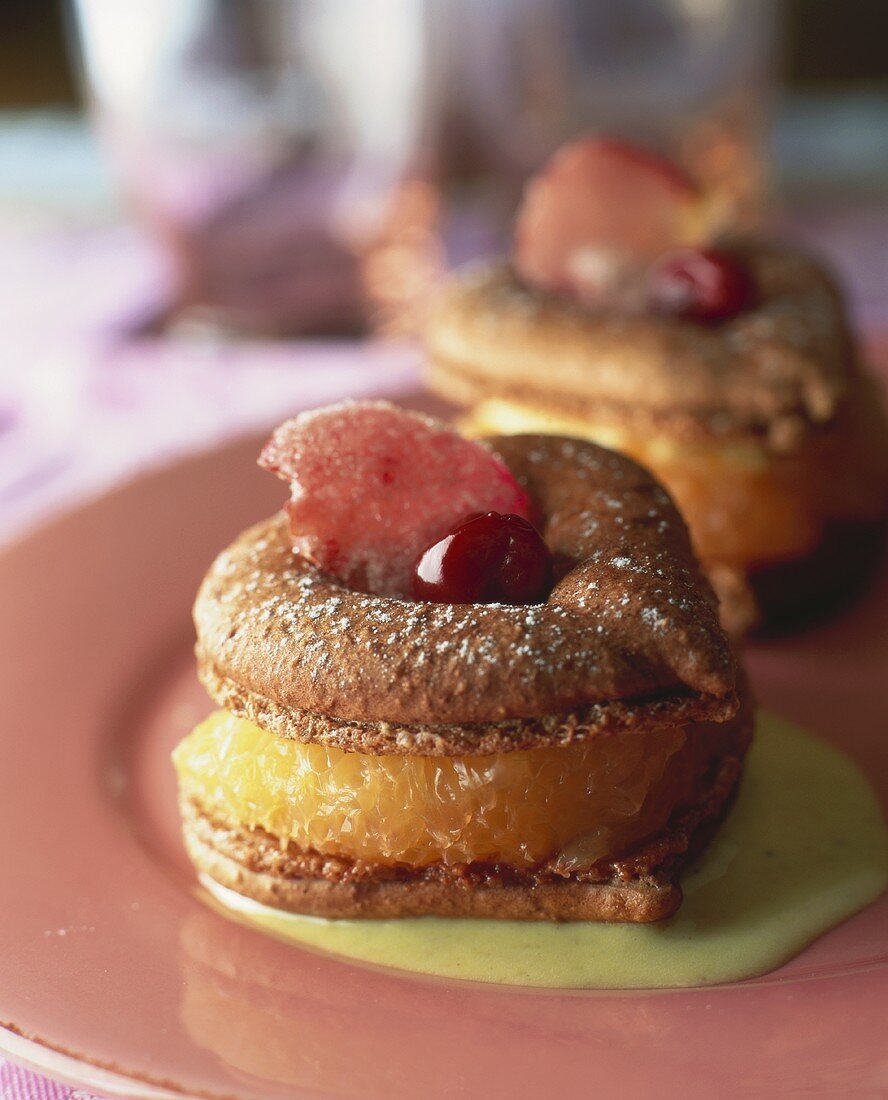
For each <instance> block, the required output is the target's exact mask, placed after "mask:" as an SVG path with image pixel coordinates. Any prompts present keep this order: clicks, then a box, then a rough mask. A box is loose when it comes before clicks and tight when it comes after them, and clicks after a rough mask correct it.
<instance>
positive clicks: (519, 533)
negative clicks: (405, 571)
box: [413, 512, 552, 604]
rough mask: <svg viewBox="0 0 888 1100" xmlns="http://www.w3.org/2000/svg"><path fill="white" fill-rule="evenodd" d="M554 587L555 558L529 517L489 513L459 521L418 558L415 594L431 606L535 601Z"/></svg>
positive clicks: (414, 585) (414, 578) (414, 577)
mask: <svg viewBox="0 0 888 1100" xmlns="http://www.w3.org/2000/svg"><path fill="white" fill-rule="evenodd" d="M551 583H552V555H551V554H550V553H549V549H548V547H547V546H546V544H545V542H544V541H543V539H542V537H541V536H540V534H539V533H538V532H537V530H536V528H534V527H533V526H532V525H531V524H530V523H528V521H527V520H526V519H523V518H522V517H521V516H516V515H514V514H506V515H502V514H501V513H499V512H486V513H482V514H479V515H471V516H468V517H467V518H466V519H464V520H462V521H461V522H460V523H458V524H457V525H456V526H455V527H454V528H453V530H452V531H451V532H450V533H449V534H447V535H446V536H445V537H444V538H443V539H439V540H438V541H436V542H434V543H433V544H432V545H431V546H429V547H428V548H427V549H426V550H425V551H424V552H423V553H422V555H421V556H420V558H419V561H418V562H417V564H416V569H415V571H414V575H413V596H414V598H415V599H417V600H428V601H430V602H433V603H493V602H498V603H510V604H527V603H537V602H540V601H542V600H543V599H545V597H546V595H547V594H548V591H549V589H550V587H551Z"/></svg>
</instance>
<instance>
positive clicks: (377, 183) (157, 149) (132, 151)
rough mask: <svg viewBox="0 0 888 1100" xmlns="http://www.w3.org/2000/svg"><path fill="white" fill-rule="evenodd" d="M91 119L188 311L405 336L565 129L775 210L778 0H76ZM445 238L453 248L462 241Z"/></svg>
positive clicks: (486, 242) (276, 325) (748, 208)
mask: <svg viewBox="0 0 888 1100" xmlns="http://www.w3.org/2000/svg"><path fill="white" fill-rule="evenodd" d="M74 6H75V11H76V14H77V25H78V30H79V39H80V44H81V49H82V57H83V62H84V72H85V77H86V81H87V87H88V89H89V93H90V99H91V102H92V104H93V107H94V115H95V118H96V122H97V125H98V128H99V130H100V133H101V134H102V136H103V138H104V139H105V143H106V147H107V149H108V151H109V155H110V157H111V158H112V160H113V162H114V165H115V167H116V170H117V172H118V174H119V177H120V179H121V181H122V183H123V187H124V189H125V192H126V194H127V196H128V197H129V199H130V201H131V203H132V204H133V206H134V208H135V210H136V211H137V213H138V214H139V216H140V217H141V218H142V219H143V221H144V222H145V223H146V224H147V225H148V226H149V227H150V228H151V229H152V231H153V232H154V233H155V234H156V235H157V236H158V237H159V238H160V239H161V240H162V241H163V242H164V243H165V245H166V246H167V248H168V250H169V253H170V255H172V256H173V257H174V258H175V261H176V269H177V272H178V275H179V286H180V293H179V301H178V302H177V303H176V308H177V312H178V313H179V314H182V313H184V314H185V316H187V317H190V318H195V317H197V318H206V319H209V320H211V321H213V322H221V323H223V324H225V325H226V326H229V327H234V328H237V329H246V330H252V331H257V330H258V331H262V332H271V333H294V332H297V333H318V332H347V331H355V330H359V329H363V328H365V327H366V326H368V325H369V326H371V327H375V328H383V329H386V330H392V329H394V330H405V329H406V330H411V329H412V328H414V327H415V326H416V324H417V323H418V318H419V317H420V316H421V309H422V302H423V300H424V298H425V296H426V294H427V292H428V289H429V287H430V286H431V285H432V284H433V283H434V281H435V280H436V279H437V277H438V276H439V274H440V272H441V270H442V269H443V267H444V265H445V252H446V253H448V254H449V258H450V259H451V260H452V259H458V260H461V259H465V258H467V257H468V256H469V255H472V254H474V253H477V252H478V251H481V250H484V249H487V248H490V247H501V246H502V245H503V244H504V243H505V239H506V234H507V231H508V224H509V219H510V218H511V215H512V213H513V212H514V208H515V204H516V203H517V201H518V197H519V195H520V187H521V183H522V181H523V180H524V178H525V177H526V175H527V174H528V173H529V172H531V171H532V170H533V169H534V168H535V167H536V166H537V165H539V163H540V162H541V161H542V160H543V159H544V158H545V157H546V156H547V155H548V154H549V153H550V152H551V151H552V150H553V149H554V148H555V147H556V146H557V145H558V144H560V142H561V141H563V140H564V139H566V138H569V137H571V136H573V135H575V134H577V133H579V132H582V131H583V130H587V129H604V130H607V131H610V132H613V133H619V134H625V135H627V136H630V137H634V138H638V139H641V140H643V141H645V142H647V143H648V144H650V145H652V146H654V147H657V148H660V149H662V150H664V151H666V152H668V153H670V154H672V155H674V156H676V157H677V158H678V159H679V160H680V161H682V162H683V163H684V164H685V165H686V166H687V167H688V168H689V169H690V170H691V171H692V172H693V173H694V174H695V175H696V176H698V177H699V178H701V179H702V180H703V181H704V182H706V183H708V184H710V185H712V186H714V187H716V188H718V189H719V190H720V191H721V192H722V193H723V195H724V197H725V201H726V202H727V203H729V204H730V205H731V207H732V209H735V210H736V211H737V214H738V216H739V217H741V218H750V217H754V216H755V214H756V212H757V210H758V208H759V206H760V203H761V198H762V193H763V178H764V157H763V144H764V140H765V136H766V125H767V117H768V107H769V101H770V91H771V87H770V79H769V73H770V61H771V47H772V41H773V37H774V28H773V17H774V9H775V5H773V4H771V3H769V2H768V0H619V3H615V2H613V0H483V2H481V3H479V2H478V0H373V2H372V3H368V2H366V0H128V2H127V3H125V4H123V3H120V2H119V0H74ZM445 246H446V248H445Z"/></svg>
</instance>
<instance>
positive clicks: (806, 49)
mask: <svg viewBox="0 0 888 1100" xmlns="http://www.w3.org/2000/svg"><path fill="white" fill-rule="evenodd" d="M780 7H781V8H782V17H781V18H782V23H783V26H784V28H785V31H784V34H783V36H782V37H783V57H782V60H781V66H780V68H781V75H782V77H783V83H784V84H786V85H788V86H789V87H791V88H806V89H811V88H813V89H815V90H817V91H819V92H824V91H826V90H828V89H832V90H833V91H836V90H839V89H842V88H845V89H847V87H848V85H860V84H876V83H881V84H882V85H888V51H886V49H885V42H886V38H888V6H886V4H885V0H842V2H841V3H838V2H837V0H782V3H781V4H780Z"/></svg>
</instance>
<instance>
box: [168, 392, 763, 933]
mask: <svg viewBox="0 0 888 1100" xmlns="http://www.w3.org/2000/svg"><path fill="white" fill-rule="evenodd" d="M261 464H262V465H263V466H265V467H266V468H267V469H269V470H270V471H272V472H274V473H276V474H278V475H279V476H280V477H282V478H283V479H285V480H286V481H288V482H289V484H290V488H291V496H290V500H289V501H288V503H287V505H286V507H285V509H284V510H283V511H282V512H281V513H280V514H278V515H276V516H273V517H271V518H270V519H267V520H265V521H263V522H261V523H259V524H257V525H256V526H255V527H253V528H251V529H250V530H248V531H246V532H244V534H242V535H241V536H240V537H239V538H238V539H237V540H236V541H235V542H234V543H233V545H231V546H230V547H229V548H228V549H227V550H225V551H223V553H222V554H221V555H220V556H219V557H218V559H217V560H216V561H215V563H214V564H213V565H212V567H211V568H210V571H209V573H208V574H207V576H206V578H205V580H204V582H203V584H202V586H201V588H200V591H199V593H198V597H197V602H196V604H195V609H194V617H195V623H196V628H197V651H196V652H197V659H198V668H199V674H200V677H201V680H202V681H203V683H204V685H205V686H206V688H207V690H208V691H209V693H210V695H211V696H212V698H213V699H214V700H215V702H216V703H217V704H218V706H219V707H220V708H221V709H220V710H219V711H217V712H216V713H215V714H213V715H211V716H210V717H209V718H208V719H207V720H206V721H205V722H204V723H202V724H201V725H200V726H198V727H197V729H195V730H194V732H193V733H191V734H190V735H189V736H188V737H187V738H186V739H185V740H184V741H183V742H182V743H181V744H180V745H179V746H178V747H177V749H176V750H175V753H174V762H175V766H176V770H177V773H178V778H179V790H180V804H181V812H182V819H183V830H184V838H185V843H186V846H187V849H188V852H189V854H190V856H191V859H192V861H193V862H194V864H195V865H196V867H197V868H198V869H199V871H200V872H201V873H202V874H203V875H205V876H207V877H208V879H209V880H211V881H212V882H213V883H215V884H218V885H219V886H221V887H223V888H227V889H229V890H233V891H235V892H236V893H237V894H238V895H240V896H242V897H244V898H248V899H253V900H254V901H255V902H259V903H262V904H263V905H266V906H271V907H273V908H275V909H277V910H280V911H284V912H289V913H297V914H310V915H315V916H321V917H332V918H381V917H386V918H391V917H408V916H417V915H437V916H449V917H485V918H507V919H518V920H542V921H612V922H648V921H656V920H659V919H661V918H664V917H667V916H669V915H671V914H672V913H674V912H675V911H676V909H677V908H678V907H679V905H680V904H681V899H682V893H681V886H680V884H679V879H680V876H681V873H682V870H683V868H684V867H685V865H686V864H687V863H688V861H689V860H690V859H691V858H692V857H694V856H695V855H696V854H697V853H699V852H700V851H701V850H702V849H703V848H704V847H705V845H706V843H707V841H708V840H709V838H710V837H711V836H712V835H713V833H714V831H715V830H716V829H717V827H718V824H719V821H720V820H721V818H722V816H723V815H724V813H725V811H726V809H727V807H728V806H729V805H730V802H731V800H732V797H733V794H734V792H735V790H736V788H737V784H738V782H739V779H740V775H741V771H742V767H743V760H744V756H745V753H746V750H747V748H748V745H749V742H750V738H751V728H752V707H751V703H750V700H749V696H748V692H747V690H746V688H745V686H744V681H743V678H742V675H741V674H740V673H739V671H738V669H737V667H736V664H735V659H734V656H733V652H732V648H731V646H730V644H729V642H728V640H727V638H726V635H725V634H724V632H723V630H722V628H721V626H720V623H719V619H718V609H717V603H716V599H715V597H714V594H713V592H712V590H711V588H710V586H709V584H708V583H707V581H706V580H705V579H704V577H703V576H702V575H701V573H700V571H699V569H698V567H697V564H696V562H695V559H694V556H693V553H692V550H691V545H690V541H689V538H688V534H687V530H686V528H685V525H684V523H683V521H682V519H681V518H680V516H679V514H678V513H677V511H676V509H675V507H674V506H673V504H672V503H671V500H670V498H669V496H668V495H667V493H666V492H664V490H663V489H662V488H661V487H660V486H659V485H658V484H657V483H656V482H655V481H654V479H653V478H652V477H651V476H650V475H649V474H648V473H647V472H646V471H645V470H644V469H642V468H641V467H640V466H638V465H636V464H635V463H634V462H633V461H632V460H630V459H628V458H626V457H623V456H619V455H616V454H613V453H611V452H609V451H606V450H604V449H602V448H601V447H599V446H597V445H596V444H594V443H592V442H589V441H580V440H576V439H569V438H562V437H557V436H545V435H516V436H510V437H497V438H493V439H489V440H485V441H471V440H467V439H465V438H463V437H461V436H460V435H459V434H457V433H456V432H454V431H453V430H451V429H450V428H448V427H447V426H446V425H443V424H440V423H438V422H436V421H432V420H429V419H427V418H425V417H422V416H419V415H417V414H414V413H408V412H405V411H403V410H400V409H397V408H395V407H393V406H391V405H387V404H385V403H381V402H371V403H359V404H347V405H342V406H335V407H331V408H327V409H321V410H317V411H315V412H312V413H308V414H303V415H302V416H300V417H297V418H296V419H295V420H292V421H289V422H287V423H286V424H284V425H282V426H281V427H280V428H279V429H278V430H277V431H276V432H275V433H274V435H273V436H272V439H271V440H270V441H269V443H268V445H267V446H266V448H265V450H264V451H263V454H262V458H261Z"/></svg>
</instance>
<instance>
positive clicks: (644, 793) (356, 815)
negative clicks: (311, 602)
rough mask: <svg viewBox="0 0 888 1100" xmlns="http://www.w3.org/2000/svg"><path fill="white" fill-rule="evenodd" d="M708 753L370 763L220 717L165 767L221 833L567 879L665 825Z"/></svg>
mask: <svg viewBox="0 0 888 1100" xmlns="http://www.w3.org/2000/svg"><path fill="white" fill-rule="evenodd" d="M709 743H710V739H709V738H708V737H707V731H706V730H705V729H700V728H699V727H686V728H684V729H681V728H676V727H671V728H661V729H657V730H649V731H643V732H635V731H633V732H629V733H625V734H622V735H620V736H600V737H593V738H591V739H590V740H588V741H585V742H578V743H575V744H572V745H567V746H561V747H553V748H541V749H532V750H527V751H519V752H509V753H500V754H496V755H492V756H475V757H441V756H369V755H364V754H361V753H354V752H344V751H342V750H341V749H337V748H335V747H328V746H324V745H316V744H301V743H300V742H296V741H288V740H286V739H284V738H281V737H279V736H277V735H275V734H273V733H269V732H267V731H266V730H263V729H260V728H259V727H258V726H256V725H253V724H252V723H251V722H248V721H246V720H244V719H241V718H236V717H234V716H233V715H232V714H230V713H229V712H227V711H218V712H216V713H215V714H213V715H211V716H210V717H209V718H208V719H207V720H206V721H204V722H203V723H201V725H199V726H198V727H197V728H196V729H195V730H194V731H193V732H192V733H191V734H190V735H189V736H188V737H186V738H185V740H184V741H183V742H182V743H181V744H180V745H179V746H178V748H177V749H176V751H175V753H174V754H173V760H174V763H175V766H176V770H177V772H178V775H179V783H180V789H181V792H182V795H183V796H184V797H185V798H188V799H191V800H192V801H194V802H195V803H196V804H197V805H198V807H199V808H200V809H201V810H203V811H204V812H205V813H208V814H210V815H211V816H212V817H213V818H214V819H215V820H217V821H218V822H219V823H220V824H223V825H226V826H229V827H240V828H244V827H246V828H262V829H264V830H265V831H266V832H268V833H270V834H272V835H273V836H275V837H277V838H279V839H280V840H281V841H282V843H287V842H293V843H294V844H296V845H297V846H298V847H299V848H301V849H303V850H308V849H312V850H314V851H316V852H320V853H321V854H324V855H332V856H342V857H346V858H349V859H358V860H366V861H370V862H376V863H387V864H406V865H409V866H412V867H419V866H425V865H427V864H430V863H435V862H444V863H446V864H451V865H452V864H463V863H472V862H493V863H504V864H508V865H510V866H514V867H518V868H525V869H526V868H530V867H533V866H536V865H539V864H540V863H543V862H545V861H547V860H549V859H552V858H556V857H557V860H558V863H557V867H558V870H559V871H562V872H563V873H571V872H572V871H575V870H581V869H582V868H583V867H585V866H589V865H591V864H592V863H594V862H596V861H597V860H599V859H602V858H603V857H605V856H616V855H619V854H621V853H622V852H624V851H625V850H627V849H628V848H629V847H631V846H632V845H634V844H636V843H638V842H639V841H641V840H644V839H645V838H647V837H648V836H650V835H652V834H654V833H656V832H657V831H659V830H660V829H662V828H663V826H664V825H665V824H666V823H667V821H668V819H669V817H670V815H671V814H672V812H673V811H674V810H675V809H676V808H677V807H678V806H681V805H684V804H685V803H687V802H689V801H690V800H691V799H692V798H693V796H694V791H695V790H696V789H697V786H698V784H699V781H700V777H701V774H702V772H703V770H704V769H705V768H706V767H707V765H708V759H709V755H710V753H711V749H710V748H709V747H708V746H709Z"/></svg>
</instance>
